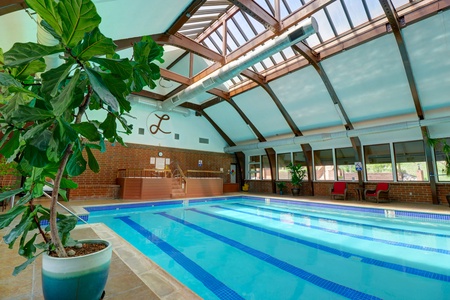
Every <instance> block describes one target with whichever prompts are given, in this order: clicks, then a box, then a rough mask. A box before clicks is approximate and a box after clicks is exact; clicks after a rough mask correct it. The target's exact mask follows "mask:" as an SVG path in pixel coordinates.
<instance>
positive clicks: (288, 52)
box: [283, 47, 295, 59]
mask: <svg viewBox="0 0 450 300" xmlns="http://www.w3.org/2000/svg"><path fill="white" fill-rule="evenodd" d="M283 54H284V56H286V59H289V58H291V57H293V56H295V53H294V51H293V50H292V48H291V47H287V48H286V49H284V50H283Z"/></svg>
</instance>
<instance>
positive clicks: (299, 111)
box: [270, 67, 342, 131]
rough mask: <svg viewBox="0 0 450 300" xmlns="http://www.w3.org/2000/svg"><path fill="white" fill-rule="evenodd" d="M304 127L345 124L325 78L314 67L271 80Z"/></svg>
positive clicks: (271, 84)
mask: <svg viewBox="0 0 450 300" xmlns="http://www.w3.org/2000/svg"><path fill="white" fill-rule="evenodd" d="M270 87H271V88H272V89H273V91H274V92H275V94H276V95H277V96H278V98H279V99H280V101H281V103H282V104H283V106H284V108H285V109H286V110H287V112H288V113H289V115H290V116H291V118H292V119H293V121H294V122H295V123H296V124H297V126H298V127H299V129H300V130H302V131H305V130H313V129H318V128H323V127H329V126H337V125H342V121H341V119H340V118H339V115H338V114H337V112H336V109H335V107H334V105H333V101H332V100H331V97H330V94H328V91H327V89H326V88H325V85H324V84H323V81H322V80H321V79H320V77H319V75H318V74H317V72H316V71H315V70H314V68H312V67H306V68H304V69H301V70H299V71H297V72H295V73H292V74H289V75H287V76H284V77H281V78H279V79H277V80H274V81H272V82H270Z"/></svg>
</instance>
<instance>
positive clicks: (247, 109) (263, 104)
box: [234, 87, 292, 138]
mask: <svg viewBox="0 0 450 300" xmlns="http://www.w3.org/2000/svg"><path fill="white" fill-rule="evenodd" d="M234 101H235V102H236V104H237V105H238V106H239V108H240V109H241V110H242V111H243V112H244V114H245V115H246V116H247V117H248V118H249V120H250V122H252V123H253V125H255V127H256V128H257V129H258V131H259V132H260V133H261V134H262V135H263V136H264V137H266V138H267V137H271V136H276V135H282V134H286V133H289V132H292V131H291V129H290V128H289V125H288V123H287V122H286V120H285V119H284V117H283V116H282V114H281V112H280V110H279V109H278V108H277V106H276V104H275V103H274V102H273V100H272V98H271V97H270V96H269V94H268V93H267V92H266V91H265V90H264V89H263V88H261V87H257V88H254V89H252V90H250V91H248V92H245V93H243V94H240V95H238V96H236V97H234ZM263 116H267V117H268V116H270V118H265V117H263Z"/></svg>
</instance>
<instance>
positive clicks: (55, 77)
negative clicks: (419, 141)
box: [41, 58, 75, 97]
mask: <svg viewBox="0 0 450 300" xmlns="http://www.w3.org/2000/svg"><path fill="white" fill-rule="evenodd" d="M74 64H75V60H74V59H72V58H70V59H69V60H68V61H67V62H66V63H65V64H62V65H60V66H59V67H57V68H54V69H50V70H48V71H47V72H45V73H42V74H41V78H42V87H41V91H42V94H44V95H50V96H52V97H55V96H56V94H57V92H58V88H59V85H60V84H61V82H62V81H64V80H65V79H66V78H67V76H68V75H69V73H70V70H71V69H72V67H73V65H74Z"/></svg>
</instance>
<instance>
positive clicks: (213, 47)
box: [203, 37, 222, 53]
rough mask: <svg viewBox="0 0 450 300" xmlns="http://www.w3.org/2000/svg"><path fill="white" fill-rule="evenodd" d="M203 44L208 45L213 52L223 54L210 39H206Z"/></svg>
mask: <svg viewBox="0 0 450 300" xmlns="http://www.w3.org/2000/svg"><path fill="white" fill-rule="evenodd" d="M203 42H204V43H205V44H206V46H207V47H208V48H209V49H211V50H213V51H216V52H218V53H222V51H219V49H217V48H216V46H214V44H213V43H212V42H211V40H210V39H209V37H208V38H206V39H204V40H203Z"/></svg>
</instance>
